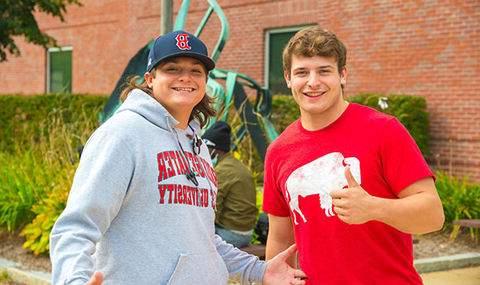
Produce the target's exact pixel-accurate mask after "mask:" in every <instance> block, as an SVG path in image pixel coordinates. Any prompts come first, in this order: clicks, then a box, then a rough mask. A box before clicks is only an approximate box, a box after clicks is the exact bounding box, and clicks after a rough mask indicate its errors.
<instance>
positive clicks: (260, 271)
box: [215, 235, 266, 284]
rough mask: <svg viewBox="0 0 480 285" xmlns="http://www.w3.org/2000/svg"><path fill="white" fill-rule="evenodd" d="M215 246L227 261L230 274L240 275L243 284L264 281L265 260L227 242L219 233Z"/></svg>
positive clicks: (216, 236)
mask: <svg viewBox="0 0 480 285" xmlns="http://www.w3.org/2000/svg"><path fill="white" fill-rule="evenodd" d="M215 246H216V248H217V252H218V254H220V256H221V257H222V259H223V261H224V262H225V265H226V266H227V270H228V272H229V274H230V276H238V277H239V279H240V281H241V284H250V283H251V282H261V281H262V279H263V275H264V273H265V268H266V264H265V262H264V261H261V260H259V259H258V257H256V256H254V255H251V254H248V253H246V252H244V251H241V250H240V249H238V248H236V247H234V246H233V245H231V244H229V243H226V242H225V241H224V240H223V239H222V238H220V237H219V236H218V235H215Z"/></svg>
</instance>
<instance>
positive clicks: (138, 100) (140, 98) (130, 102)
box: [116, 89, 200, 133]
mask: <svg viewBox="0 0 480 285" xmlns="http://www.w3.org/2000/svg"><path fill="white" fill-rule="evenodd" d="M123 111H132V112H134V113H137V114H139V115H140V116H142V117H144V118H145V119H146V120H147V121H149V122H150V123H152V124H154V125H155V126H157V127H159V128H161V129H164V130H167V131H171V130H172V129H173V128H175V127H176V126H177V125H178V123H179V122H178V121H177V120H176V119H175V118H174V117H173V116H172V115H171V114H170V113H169V112H168V111H167V109H165V107H163V106H162V104H160V103H159V102H158V101H157V100H155V99H154V98H153V97H152V96H150V95H149V94H147V93H145V92H144V91H142V90H140V89H133V90H132V91H131V92H130V94H129V95H128V97H127V99H126V100H125V101H124V102H123V104H122V105H121V106H120V107H119V108H118V110H117V112H116V113H120V112H123ZM188 124H189V126H190V127H191V128H193V131H194V132H195V133H198V132H199V131H200V124H199V123H198V122H197V121H196V120H192V121H190V122H189V123H188Z"/></svg>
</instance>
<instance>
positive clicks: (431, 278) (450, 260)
mask: <svg viewBox="0 0 480 285" xmlns="http://www.w3.org/2000/svg"><path fill="white" fill-rule="evenodd" d="M415 267H416V268H417V271H418V272H419V273H421V276H422V279H423V280H424V283H425V285H457V284H462V285H479V284H480V252H477V253H465V254H457V255H451V256H442V257H435V258H425V259H417V260H415ZM4 271H6V272H7V273H8V276H10V278H12V280H13V281H16V282H19V283H24V284H26V285H50V273H47V272H38V271H31V270H24V269H22V266H21V264H17V263H15V262H12V261H10V260H6V259H2V258H0V273H1V272H4Z"/></svg>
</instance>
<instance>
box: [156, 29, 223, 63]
mask: <svg viewBox="0 0 480 285" xmlns="http://www.w3.org/2000/svg"><path fill="white" fill-rule="evenodd" d="M179 56H187V57H193V58H196V59H198V60H199V61H200V62H202V63H203V65H204V66H205V68H206V69H207V71H210V70H212V69H214V68H215V62H214V61H213V60H212V59H211V58H210V57H208V50H207V46H206V45H205V44H204V43H203V42H202V41H201V40H200V39H199V38H197V37H196V36H194V35H192V34H190V33H187V32H185V31H174V32H170V33H167V34H165V35H161V36H159V37H158V38H156V39H155V42H154V43H153V46H152V48H151V49H150V52H149V54H148V64H147V71H148V72H150V71H152V69H153V68H154V67H156V66H157V65H158V64H159V63H160V62H161V61H163V60H165V59H168V58H173V57H179Z"/></svg>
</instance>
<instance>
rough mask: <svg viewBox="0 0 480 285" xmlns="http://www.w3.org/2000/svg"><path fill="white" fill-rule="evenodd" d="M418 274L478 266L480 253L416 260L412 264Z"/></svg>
mask: <svg viewBox="0 0 480 285" xmlns="http://www.w3.org/2000/svg"><path fill="white" fill-rule="evenodd" d="M413 264H414V265H415V268H416V269H417V271H418V273H428V272H435V271H445V270H451V269H458V268H464V267H470V266H476V265H480V253H475V252H470V253H462V254H455V255H449V256H440V257H432V258H422V259H417V260H415V261H414V262H413Z"/></svg>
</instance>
